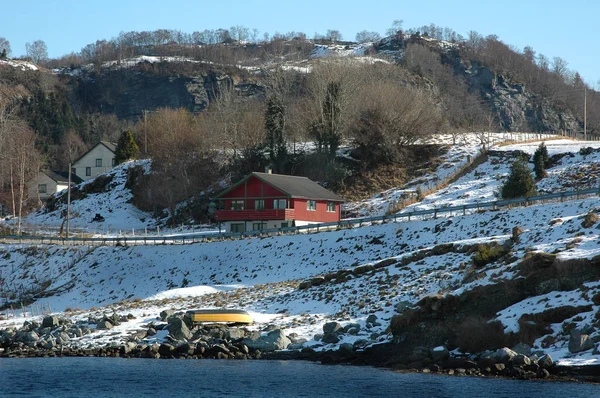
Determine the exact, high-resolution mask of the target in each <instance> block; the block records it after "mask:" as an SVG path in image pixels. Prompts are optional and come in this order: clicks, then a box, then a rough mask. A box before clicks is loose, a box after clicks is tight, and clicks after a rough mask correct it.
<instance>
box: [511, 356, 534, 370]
mask: <svg viewBox="0 0 600 398" xmlns="http://www.w3.org/2000/svg"><path fill="white" fill-rule="evenodd" d="M512 363H513V365H514V366H522V367H524V366H529V365H531V360H530V359H529V358H528V357H527V356H526V355H523V354H517V355H515V356H514V357H513V359H512Z"/></svg>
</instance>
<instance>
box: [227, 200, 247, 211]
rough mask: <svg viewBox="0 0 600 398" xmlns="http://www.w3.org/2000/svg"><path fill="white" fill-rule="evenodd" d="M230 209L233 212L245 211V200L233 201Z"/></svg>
mask: <svg viewBox="0 0 600 398" xmlns="http://www.w3.org/2000/svg"><path fill="white" fill-rule="evenodd" d="M230 209H231V210H244V201H243V200H232V201H231V207H230Z"/></svg>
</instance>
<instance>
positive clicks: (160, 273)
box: [0, 142, 600, 364]
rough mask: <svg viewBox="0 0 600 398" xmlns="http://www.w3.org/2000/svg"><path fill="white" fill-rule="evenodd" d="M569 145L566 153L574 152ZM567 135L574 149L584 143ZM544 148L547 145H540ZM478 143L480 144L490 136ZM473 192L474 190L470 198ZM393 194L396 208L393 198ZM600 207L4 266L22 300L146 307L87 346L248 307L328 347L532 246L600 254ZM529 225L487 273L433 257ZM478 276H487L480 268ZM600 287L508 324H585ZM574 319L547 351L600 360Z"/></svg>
mask: <svg viewBox="0 0 600 398" xmlns="http://www.w3.org/2000/svg"><path fill="white" fill-rule="evenodd" d="M559 145H560V144H557V146H556V151H558V152H556V153H560V149H559V148H560V146H559ZM564 145H565V147H570V145H572V143H571V142H565V143H564ZM531 146H532V147H533V148H535V147H536V146H537V144H535V143H534V144H531ZM463 147H464V145H463ZM503 148H507V147H503ZM470 150H472V151H476V150H477V147H476V146H473V149H470ZM505 150H510V149H505ZM468 153H470V152H464V151H463V152H461V151H460V150H458V149H452V150H451V151H449V154H448V155H447V157H446V159H445V162H444V163H448V164H451V163H460V161H461V160H462V159H463V158H464V157H465V156H466V154H468ZM595 156H596V154H595V153H592V154H589V155H587V158H584V155H579V154H575V155H573V157H571V156H570V155H569V156H565V157H563V158H562V159H561V161H562V163H561V162H559V163H558V164H557V165H556V166H555V168H553V169H551V170H550V171H549V175H550V177H548V179H549V180H552V181H554V180H558V179H559V178H560V177H558V175H560V173H558V170H561V169H566V168H568V167H570V166H573V165H575V164H578V163H577V162H578V161H582V162H583V161H590V160H593V159H595ZM578 157H581V159H579V158H578ZM444 163H442V164H444ZM509 164H510V159H507V158H503V157H491V158H490V160H489V161H488V162H485V163H483V164H482V165H480V166H479V167H478V168H477V169H475V170H474V171H473V172H472V173H469V174H467V175H465V176H464V177H462V178H461V179H459V180H458V181H456V182H455V183H453V184H450V185H449V186H448V187H447V188H445V189H444V190H442V191H440V192H439V193H436V194H435V195H437V196H434V195H430V196H429V197H427V198H426V199H425V201H424V202H423V204H421V205H420V206H434V205H439V204H440V203H442V204H443V203H453V202H452V201H457V200H465V201H466V200H479V199H481V196H483V197H486V198H487V197H491V196H492V195H493V194H492V192H493V191H494V190H496V189H497V187H498V184H499V182H500V181H501V179H502V178H501V177H502V175H504V174H506V173H507V171H508V165H509ZM447 169H450V167H447ZM555 174H556V176H555ZM498 176H499V177H498ZM541 183H542V182H541ZM541 183H540V184H541ZM557 186H558V185H557ZM466 194H469V196H468V197H464V198H462V199H461V198H460V196H461V195H462V196H464V195H466ZM486 195H487V196H486ZM90 196H91V195H90ZM433 197H435V199H433ZM92 198H93V197H92ZM114 200H115V198H113V199H111V200H110V201H111V202H112V201H114ZM124 203H126V201H125V202H124ZM381 204H382V206H383V205H384V204H385V201H384V200H382V202H381ZM599 207H600V198H598V197H591V198H586V199H580V200H573V201H566V202H564V203H560V202H553V203H547V204H544V205H535V206H530V207H527V208H524V207H523V208H514V209H503V210H499V211H486V212H477V213H473V214H468V215H466V216H454V217H442V218H438V219H435V218H432V217H426V218H424V219H413V220H412V221H410V222H388V223H384V224H378V225H370V226H364V227H362V228H356V229H342V230H338V231H330V232H323V233H319V234H299V235H286V236H273V237H266V238H253V239H243V240H231V241H221V242H212V243H198V244H193V245H157V246H131V247H60V246H47V245H4V246H0V275H1V278H2V279H3V282H4V283H3V289H4V290H3V292H4V295H5V296H6V295H8V296H9V297H16V293H17V292H21V291H34V290H35V289H37V288H39V287H40V286H44V290H45V291H46V292H51V295H50V296H49V297H46V298H44V299H42V300H40V301H41V303H43V304H46V305H48V304H50V305H51V307H52V309H53V310H55V311H62V310H65V309H67V307H69V308H71V309H76V311H75V312H69V314H72V316H73V317H74V318H75V319H81V320H83V321H85V320H86V319H87V318H88V317H89V316H101V315H102V313H108V314H110V313H112V312H113V311H115V312H117V313H120V314H127V313H131V314H132V315H133V316H134V317H135V319H134V320H132V321H130V322H127V323H124V324H123V325H121V326H119V328H118V329H116V330H115V329H113V330H112V331H110V332H107V331H96V332H95V333H93V334H92V335H90V336H86V337H84V338H82V340H81V344H82V346H85V345H90V344H99V343H107V344H108V343H115V342H118V341H123V340H125V339H126V336H128V335H129V334H131V333H132V332H133V331H135V330H137V329H139V328H142V327H146V326H147V325H148V324H149V323H151V322H157V319H156V317H157V315H158V313H159V312H160V311H162V310H164V309H170V308H172V309H175V310H178V311H186V310H189V309H197V308H223V307H227V308H240V309H245V310H247V311H249V312H250V313H251V314H252V315H253V317H254V318H255V320H256V321H257V324H256V325H255V326H254V328H258V329H260V328H262V327H263V326H264V325H266V324H273V325H276V326H279V327H283V328H285V330H286V333H288V334H289V333H297V334H298V335H299V337H300V338H306V339H307V340H308V343H306V344H307V345H309V346H313V347H315V348H316V349H323V348H328V347H330V346H322V345H321V343H320V342H319V341H317V340H315V339H314V338H313V337H314V336H315V335H316V334H319V333H321V332H322V326H323V324H324V323H325V322H328V321H330V320H337V321H339V322H341V323H342V324H349V323H358V324H359V325H361V331H360V332H359V333H358V334H356V335H345V336H344V338H343V340H342V341H341V342H340V343H343V342H349V343H353V342H355V341H357V340H365V341H367V342H369V343H370V344H372V343H374V342H377V341H388V340H389V339H390V336H389V335H388V334H387V333H386V328H387V327H388V325H389V320H390V319H391V317H392V316H393V315H394V314H395V313H397V312H398V310H401V309H402V308H406V307H410V306H412V305H414V304H415V303H417V302H418V301H419V300H421V299H422V298H424V297H426V296H429V295H437V294H442V295H445V294H453V295H458V294H461V293H462V292H464V291H467V290H470V289H472V288H473V287H475V286H481V285H485V284H489V283H495V282H497V281H500V280H503V279H510V278H514V277H516V276H517V272H516V270H515V266H516V264H518V262H519V260H520V259H522V258H523V257H524V256H525V254H526V253H528V252H532V251H533V252H535V251H543V252H546V253H556V254H557V255H558V257H559V258H561V259H572V258H592V257H594V256H597V255H599V254H600V246H598V243H597V242H598V240H599V239H600V230H599V229H598V228H587V229H586V228H583V227H582V226H581V223H582V220H583V217H584V216H585V215H586V214H587V213H588V212H589V211H591V210H594V209H597V208H599ZM517 225H518V226H520V227H521V228H522V229H523V230H524V232H523V234H522V235H521V241H520V243H517V244H515V245H514V246H513V258H512V259H511V262H510V263H509V264H504V263H492V264H490V265H488V266H486V267H485V269H483V270H478V269H474V267H473V266H472V265H471V256H472V254H469V253H465V252H462V251H460V250H456V251H451V252H449V253H445V254H439V255H433V254H431V253H430V254H429V255H428V256H425V257H423V256H419V253H421V252H422V251H423V250H429V249H431V248H432V247H434V246H436V245H440V244H445V243H452V244H453V245H454V246H462V245H473V244H476V243H482V242H491V241H495V242H498V243H503V242H505V241H506V240H507V239H509V237H510V234H511V231H512V228H513V227H514V226H517ZM386 259H395V260H396V261H395V262H394V261H390V262H389V263H388V265H386V266H383V267H381V268H377V269H375V270H371V271H368V272H358V271H357V270H360V269H361V267H366V266H370V265H373V264H376V263H379V262H381V261H383V260H386ZM363 269H364V268H363ZM344 270H353V271H356V272H351V273H347V274H346V275H347V277H344V278H338V279H336V278H334V279H332V280H331V281H330V282H327V283H325V284H323V285H321V286H318V287H311V288H308V289H305V290H299V289H298V283H299V282H300V281H302V280H304V279H307V278H312V277H315V276H317V275H325V274H329V273H335V272H344ZM474 274H477V278H473V277H472V276H473V275H474ZM597 291H600V283H595V282H594V283H589V284H586V285H585V286H583V287H582V288H580V289H577V290H574V291H571V292H551V293H548V294H545V295H540V296H537V297H531V298H529V299H526V300H523V301H522V302H520V303H517V304H515V305H513V306H510V307H508V308H506V309H504V310H502V311H500V312H499V313H498V315H497V316H498V319H499V320H501V321H502V322H503V324H504V325H505V326H506V328H507V330H512V331H514V330H515V328H516V327H518V324H517V323H516V321H517V320H518V319H519V318H520V316H521V315H522V314H524V313H536V312H540V311H543V310H544V308H547V307H552V306H560V305H592V311H590V312H589V313H584V314H578V316H579V318H573V319H570V320H567V321H568V322H574V323H576V324H577V325H579V326H581V327H584V326H585V325H586V324H589V323H591V322H592V316H593V315H594V314H595V313H596V312H597V311H598V310H599V309H600V306H598V305H595V304H593V302H591V301H590V298H591V297H592V296H593V295H594V294H595V292H597ZM98 306H100V308H97V307H98ZM371 314H375V315H376V316H377V317H378V321H379V325H367V323H366V318H367V317H368V316H369V315H371ZM23 319H24V318H18V319H17V320H15V319H14V318H9V319H8V320H4V321H0V327H6V326H7V325H10V324H20V323H22V321H23ZM567 321H565V322H567ZM564 324H565V323H564V322H563V323H561V324H557V325H553V335H554V336H555V338H556V342H554V343H553V344H550V345H549V346H547V347H545V348H544V351H545V352H550V353H551V354H552V356H553V357H554V358H555V359H557V358H558V359H561V360H562V361H563V362H562V363H565V364H581V363H596V362H595V361H596V359H597V357H594V355H593V354H591V353H590V352H586V353H582V354H576V355H572V354H570V353H568V350H567V349H566V346H567V343H568V341H567V340H566V337H565V336H566V335H565V334H564V333H563V332H562V329H563V327H564ZM596 334H598V332H596ZM594 336H596V335H594ZM165 337H166V336H165V335H164V333H163V334H160V333H159V334H158V335H157V336H155V337H154V339H156V340H157V341H161V339H163V338H165ZM540 347H541V341H536V343H535V348H536V349H540Z"/></svg>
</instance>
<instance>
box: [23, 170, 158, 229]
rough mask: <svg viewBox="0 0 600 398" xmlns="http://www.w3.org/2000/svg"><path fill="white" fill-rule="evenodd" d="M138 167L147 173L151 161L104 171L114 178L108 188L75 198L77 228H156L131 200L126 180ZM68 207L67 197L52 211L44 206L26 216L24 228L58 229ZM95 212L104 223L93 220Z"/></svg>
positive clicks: (73, 223)
mask: <svg viewBox="0 0 600 398" xmlns="http://www.w3.org/2000/svg"><path fill="white" fill-rule="evenodd" d="M135 166H141V167H144V169H145V170H146V172H148V171H149V170H150V162H149V161H147V160H140V161H130V162H126V163H123V164H121V165H119V166H117V167H114V168H113V169H111V170H109V171H107V172H106V173H103V175H105V176H107V177H109V178H111V182H110V185H109V187H108V190H107V191H105V192H99V193H90V194H88V195H86V197H85V199H83V200H73V201H72V203H71V221H70V222H71V227H72V228H73V229H74V230H75V231H79V232H87V233H90V234H103V235H110V234H117V233H119V231H121V232H124V233H132V230H134V229H135V230H138V231H140V230H145V229H147V228H150V229H152V230H154V229H155V228H156V222H155V220H154V219H153V218H152V216H151V215H150V214H149V213H146V212H143V211H141V210H139V209H137V208H136V207H135V206H133V205H132V204H131V203H130V202H131V199H132V197H133V195H132V193H131V191H130V190H129V189H127V188H126V187H125V183H126V182H127V170H128V169H129V168H130V167H135ZM91 183H93V179H92V180H87V181H84V182H83V183H81V184H80V185H79V186H78V188H79V189H80V190H82V189H85V186H86V185H89V184H91ZM64 195H65V193H64V192H63V196H64ZM65 197H66V196H65ZM66 209H67V204H66V200H64V203H61V204H60V205H59V206H58V207H57V209H56V210H54V211H52V212H46V210H45V208H42V209H41V210H39V211H38V212H36V213H33V214H30V215H29V216H28V217H26V218H25V219H24V221H23V224H24V229H25V230H26V231H40V232H44V231H46V232H47V230H48V229H50V230H53V229H54V230H56V229H58V228H59V227H60V226H61V224H62V223H63V220H64V217H63V214H64V213H66ZM96 214H100V215H102V216H103V217H104V219H105V221H104V222H102V223H97V222H96V223H95V222H92V219H93V218H94V217H95V215H96Z"/></svg>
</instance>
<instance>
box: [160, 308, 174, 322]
mask: <svg viewBox="0 0 600 398" xmlns="http://www.w3.org/2000/svg"><path fill="white" fill-rule="evenodd" d="M173 314H175V311H174V310H163V311H161V312H160V320H161V321H163V322H164V321H166V320H167V318H169V317H170V316H171V315H173Z"/></svg>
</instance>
